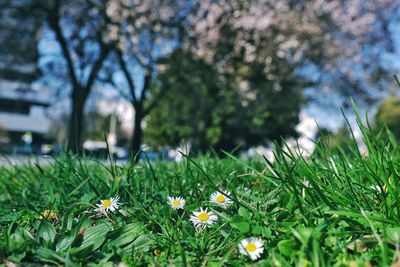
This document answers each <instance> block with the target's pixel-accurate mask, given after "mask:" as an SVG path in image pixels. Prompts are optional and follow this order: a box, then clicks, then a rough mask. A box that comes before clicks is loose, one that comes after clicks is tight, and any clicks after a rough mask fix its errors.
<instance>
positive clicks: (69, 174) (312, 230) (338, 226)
mask: <svg viewBox="0 0 400 267" xmlns="http://www.w3.org/2000/svg"><path fill="white" fill-rule="evenodd" d="M362 131H363V135H364V138H365V143H366V145H367V147H368V155H367V156H365V155H361V153H360V152H359V151H358V149H357V147H356V146H355V144H354V143H352V144H349V147H346V148H345V147H338V148H336V149H334V150H332V149H328V146H327V143H326V142H325V141H320V142H319V143H318V146H317V150H316V152H315V153H314V154H313V155H312V156H311V157H309V158H307V159H305V158H302V157H298V156H295V155H294V154H292V153H291V152H285V150H277V151H276V159H275V161H274V162H273V163H272V162H268V161H267V160H265V159H263V158H259V159H257V160H252V161H240V160H238V159H236V158H234V157H232V156H230V155H227V157H226V158H224V159H218V158H215V157H195V158H190V157H189V158H185V160H184V161H183V162H181V163H152V164H146V163H143V164H138V165H135V166H129V165H127V166H123V167H120V166H116V165H113V164H108V165H104V164H101V163H97V162H94V161H89V160H84V159H78V158H74V157H71V156H67V155H64V156H60V157H59V158H57V160H56V161H55V162H54V163H53V164H51V165H45V166H40V165H34V164H33V165H30V166H23V167H8V168H7V167H3V168H1V169H0V182H1V183H0V192H1V195H0V229H1V230H0V259H1V262H2V263H3V264H4V265H10V264H12V263H16V264H19V265H22V266H27V265H28V266H36V265H37V266H42V265H44V264H48V265H65V266H117V265H118V264H120V266H138V265H142V266H147V265H154V266H244V265H251V264H255V265H260V266H390V265H392V264H393V266H399V265H396V264H399V263H397V262H398V261H399V259H400V258H399V256H400V249H399V244H400V223H399V215H400V201H399V200H400V199H399V193H400V187H399V177H400V175H399V171H400V155H399V150H398V146H397V143H396V141H394V138H393V137H392V136H391V135H390V134H388V133H387V132H386V131H384V130H382V131H381V132H374V133H372V131H370V130H368V129H366V128H364V127H362ZM383 136H386V137H385V138H383ZM215 192H220V194H221V193H223V194H222V196H224V197H225V200H226V199H227V198H228V199H230V200H231V202H232V203H226V204H230V205H228V206H227V207H226V208H225V207H224V206H220V205H217V204H216V203H212V202H210V195H211V194H212V193H215ZM117 196H118V197H119V203H118V207H117V209H116V210H115V211H113V212H111V211H110V210H108V211H105V210H104V209H100V211H99V209H97V210H96V208H97V207H98V206H97V204H99V205H100V204H104V205H105V207H106V206H107V207H108V208H111V207H112V206H109V204H110V203H108V202H107V201H106V202H104V200H105V199H110V198H111V197H117ZM169 196H173V197H182V198H183V199H184V200H185V201H186V204H185V205H184V207H183V209H174V208H172V207H171V206H170V204H169V203H168V197H169ZM102 200H103V202H101V201H102ZM216 202H218V201H216ZM114 204H115V203H114ZM175 204H176V203H175ZM178 204H179V203H178ZM180 204H183V203H180ZM178 206H179V205H178ZM200 208H207V212H212V214H211V213H208V219H215V216H217V218H218V219H217V220H216V221H213V220H210V221H209V222H210V223H211V222H213V223H212V224H210V225H208V226H207V227H203V228H204V229H203V228H201V227H197V228H196V227H194V225H193V224H192V221H191V220H190V219H191V216H193V212H198V211H199V210H200ZM46 210H47V212H45V211H46ZM50 211H51V212H50ZM196 214H197V215H199V214H198V213H196ZM203 215H204V214H203ZM199 218H200V216H197V219H199ZM192 220H194V219H193V217H192ZM198 221H199V220H198ZM199 222H200V223H202V221H201V220H200V221H199ZM250 237H255V238H258V239H260V240H262V241H263V248H264V250H263V253H261V255H260V258H258V259H256V260H252V259H251V257H250V256H251V254H250V253H249V254H247V253H244V254H242V253H241V251H242V252H243V249H240V248H239V246H240V244H243V243H241V241H242V240H243V239H247V238H250ZM250 250H251V249H250ZM251 251H252V250H251Z"/></svg>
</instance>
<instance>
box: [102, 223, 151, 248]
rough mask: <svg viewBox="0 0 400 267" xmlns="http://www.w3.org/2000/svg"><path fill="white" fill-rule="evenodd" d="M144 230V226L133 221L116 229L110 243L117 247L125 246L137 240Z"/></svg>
mask: <svg viewBox="0 0 400 267" xmlns="http://www.w3.org/2000/svg"><path fill="white" fill-rule="evenodd" d="M142 232H143V226H142V225H141V224H139V223H131V224H128V225H125V226H123V227H121V228H120V229H118V230H116V231H114V232H113V233H111V235H110V240H112V241H110V242H109V244H110V245H112V246H116V247H123V246H125V245H127V244H129V243H131V242H133V240H135V239H136V238H137V237H138V236H139V235H140V234H141V233H142Z"/></svg>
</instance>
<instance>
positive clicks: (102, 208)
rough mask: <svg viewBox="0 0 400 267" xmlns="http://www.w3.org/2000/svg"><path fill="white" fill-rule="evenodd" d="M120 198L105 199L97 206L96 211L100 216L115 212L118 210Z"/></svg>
mask: <svg viewBox="0 0 400 267" xmlns="http://www.w3.org/2000/svg"><path fill="white" fill-rule="evenodd" d="M118 202H119V197H118V196H117V197H111V198H110V199H103V200H101V201H100V204H96V206H97V208H96V209H95V210H96V211H97V212H98V213H100V214H103V215H104V214H107V212H108V211H110V212H114V211H116V210H117V209H118Z"/></svg>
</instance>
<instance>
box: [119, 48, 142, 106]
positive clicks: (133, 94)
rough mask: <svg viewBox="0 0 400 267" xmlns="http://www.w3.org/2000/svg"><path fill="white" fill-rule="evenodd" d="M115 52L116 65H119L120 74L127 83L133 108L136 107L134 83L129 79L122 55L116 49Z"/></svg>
mask: <svg viewBox="0 0 400 267" xmlns="http://www.w3.org/2000/svg"><path fill="white" fill-rule="evenodd" d="M116 52H117V58H118V64H119V66H120V68H121V70H122V72H123V73H124V75H125V78H126V81H127V82H128V86H129V90H130V92H131V95H132V103H133V105H134V106H137V105H138V100H137V98H136V95H135V84H134V82H133V80H132V77H131V75H130V73H129V71H128V67H127V64H126V62H125V60H124V56H123V55H122V52H121V50H119V49H118V50H117V51H116Z"/></svg>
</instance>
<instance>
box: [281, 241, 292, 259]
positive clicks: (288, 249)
mask: <svg viewBox="0 0 400 267" xmlns="http://www.w3.org/2000/svg"><path fill="white" fill-rule="evenodd" d="M278 250H279V252H280V253H282V254H283V255H285V256H288V257H291V256H292V254H293V252H294V251H296V242H295V241H294V240H292V239H286V240H282V241H280V242H279V243H278Z"/></svg>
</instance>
